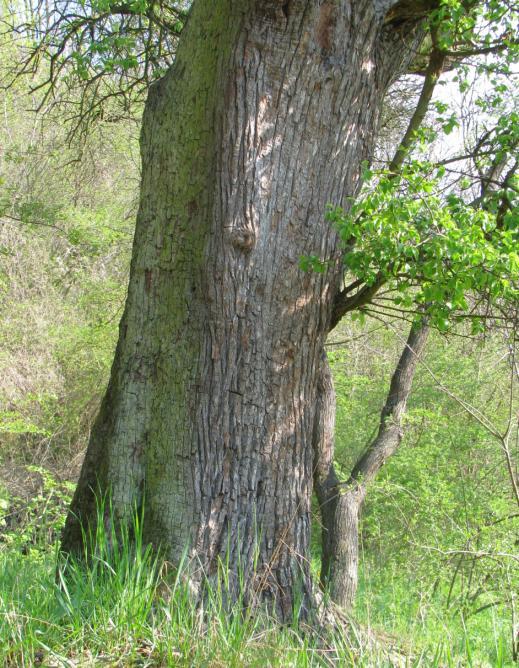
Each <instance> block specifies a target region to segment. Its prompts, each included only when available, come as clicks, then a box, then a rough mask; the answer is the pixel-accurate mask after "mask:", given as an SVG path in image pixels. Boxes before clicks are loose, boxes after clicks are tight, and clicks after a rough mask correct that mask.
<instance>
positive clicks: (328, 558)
mask: <svg viewBox="0 0 519 668" xmlns="http://www.w3.org/2000/svg"><path fill="white" fill-rule="evenodd" d="M428 335H429V326H428V325H427V322H426V321H425V320H424V321H422V322H420V323H417V324H415V325H413V326H412V327H411V331H410V332H409V336H408V339H407V341H406V344H405V346H404V349H403V351H402V354H401V356H400V359H399V360H398V364H397V366H396V369H395V372H394V374H393V377H392V378H391V384H390V387H389V392H388V395H387V398H386V402H385V404H384V407H383V409H382V413H381V416H380V426H379V430H378V434H377V436H376V437H375V438H374V439H373V441H372V442H371V443H370V444H369V446H368V447H367V448H366V450H365V451H364V452H363V453H362V454H361V456H360V457H359V459H358V460H357V462H356V464H355V466H354V467H353V470H352V472H351V474H350V476H349V478H348V480H347V481H344V482H341V481H340V480H339V478H338V476H337V475H336V473H335V468H334V463H333V459H334V439H333V426H334V422H335V393H334V388H333V383H332V380H331V372H330V368H329V365H328V362H327V360H326V358H325V357H324V358H323V362H322V367H321V373H320V378H319V383H318V390H319V396H318V400H317V402H316V424H315V427H314V470H315V474H314V475H315V477H314V485H315V491H316V495H317V500H318V503H319V508H320V512H321V520H322V557H321V585H322V586H323V587H326V588H328V590H329V593H330V597H331V599H332V600H333V601H334V602H335V603H337V604H338V605H341V606H342V607H345V608H350V607H351V606H352V605H353V601H354V599H355V594H356V591H357V584H358V568H359V518H360V512H361V509H362V504H363V502H364V499H365V497H366V493H367V490H368V486H369V484H370V482H372V480H373V479H374V478H375V476H376V475H377V473H378V472H379V471H380V469H381V468H382V466H383V465H384V463H385V462H386V461H387V459H388V458H389V457H391V455H392V454H394V452H395V451H396V450H397V448H398V446H399V445H400V442H401V440H402V436H403V419H404V416H405V412H406V407H407V400H408V398H409V394H410V392H411V388H412V384H413V378H414V375H415V371H416V367H417V364H418V361H419V359H420V356H421V355H422V353H423V351H424V348H425V344H426V343H427V338H428Z"/></svg>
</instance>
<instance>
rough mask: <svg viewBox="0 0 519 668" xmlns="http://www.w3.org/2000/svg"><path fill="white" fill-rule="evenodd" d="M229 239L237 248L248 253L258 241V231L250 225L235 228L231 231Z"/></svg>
mask: <svg viewBox="0 0 519 668" xmlns="http://www.w3.org/2000/svg"><path fill="white" fill-rule="evenodd" d="M229 241H230V242H231V246H232V247H233V248H236V250H240V251H243V252H244V253H248V252H250V251H251V250H252V249H253V247H254V245H255V243H256V233H255V232H254V230H251V229H250V228H248V227H241V228H234V229H232V230H230V231H229Z"/></svg>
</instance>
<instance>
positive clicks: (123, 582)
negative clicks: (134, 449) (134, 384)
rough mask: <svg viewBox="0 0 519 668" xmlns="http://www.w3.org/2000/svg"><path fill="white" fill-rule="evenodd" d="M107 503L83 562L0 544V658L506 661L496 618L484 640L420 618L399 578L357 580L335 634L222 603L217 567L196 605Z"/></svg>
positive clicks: (36, 661) (181, 573) (138, 519)
mask: <svg viewBox="0 0 519 668" xmlns="http://www.w3.org/2000/svg"><path fill="white" fill-rule="evenodd" d="M105 510H106V508H105V507H104V506H103V505H102V504H101V505H100V508H99V521H98V522H97V528H96V530H95V535H93V536H86V538H87V539H88V540H90V541H93V542H92V544H93V545H95V548H94V549H93V550H92V551H90V553H89V554H88V555H86V556H87V557H88V558H83V559H74V558H68V559H67V560H63V558H60V557H59V555H58V552H57V548H56V546H54V547H52V546H48V545H44V544H42V545H39V546H38V545H32V546H30V547H29V548H27V546H24V545H22V544H21V543H17V542H16V541H11V542H9V543H6V544H4V545H3V546H1V547H0V569H1V570H0V573H1V577H0V665H5V666H22V667H29V666H30V667H32V666H36V665H42V666H49V667H50V666H67V667H68V666H70V667H72V666H78V665H83V666H87V665H110V666H214V667H217V666H226V667H227V666H229V667H233V666H235V667H236V668H238V667H241V666H258V667H260V666H261V667H263V666H301V667H304V666H391V665H402V666H404V665H406V666H417V667H418V666H424V667H425V666H438V667H439V666H449V667H450V666H453V667H454V666H456V667H457V666H489V665H491V666H498V667H500V668H504V667H505V666H508V665H511V661H510V657H509V654H508V649H507V643H506V638H505V636H504V635H503V633H502V632H503V629H502V628H501V626H500V624H498V623H496V624H495V625H494V630H493V631H492V628H491V627H490V631H491V632H490V633H489V635H488V643H487V645H488V646H487V647H485V646H484V645H485V643H481V642H479V643H478V642H475V638H477V637H478V636H477V633H476V634H475V633H474V628H473V627H471V631H470V632H468V631H467V630H465V632H464V631H463V627H462V625H460V624H459V623H458V622H457V621H456V620H450V626H449V624H448V623H447V621H448V620H446V619H445V618H440V617H439V616H438V615H436V616H435V614H434V608H433V607H432V608H431V609H430V610H428V612H427V616H426V617H425V618H424V617H423V615H422V616H420V613H419V610H418V607H417V604H416V602H415V601H413V600H412V596H410V590H409V587H408V588H407V589H406V588H405V586H403V583H402V582H400V581H398V579H395V580H394V581H393V582H389V583H388V582H385V583H384V582H377V580H376V578H373V579H371V580H369V579H366V578H365V579H364V581H363V583H362V587H361V591H360V595H359V605H358V610H357V614H358V618H359V619H361V620H362V623H361V624H359V623H358V622H355V623H354V622H353V621H352V622H351V623H350V624H349V625H347V626H344V627H342V628H341V627H338V628H335V629H334V630H333V631H327V630H323V629H317V628H310V627H305V626H298V625H297V624H294V625H293V626H287V627H284V628H280V627H279V626H276V625H275V624H274V623H273V622H272V621H271V620H269V619H268V618H266V617H265V616H261V615H257V614H256V615H254V614H244V611H243V608H242V606H241V604H240V602H238V603H237V604H236V606H235V607H234V608H232V609H229V606H228V604H227V600H228V597H227V596H226V591H225V586H226V582H229V578H227V579H226V577H225V568H226V567H225V566H224V565H223V564H222V566H221V567H222V573H221V577H220V586H218V587H213V588H212V589H210V590H208V591H207V596H206V597H205V599H204V600H205V604H204V606H203V607H201V606H197V605H195V602H194V599H193V596H192V593H191V590H190V587H189V584H188V582H187V577H186V574H187V568H184V569H182V568H181V569H177V570H176V571H173V570H172V569H171V568H169V569H168V568H166V567H165V566H164V564H162V563H160V562H159V560H158V558H157V557H156V556H155V554H154V553H153V552H152V551H151V549H150V547H149V546H147V545H145V543H144V542H143V532H142V516H141V515H140V514H139V513H135V514H134V516H133V521H132V524H131V526H130V527H127V528H122V529H121V530H120V531H119V532H118V535H117V536H116V535H115V531H114V529H113V528H112V527H114V526H115V523H114V522H113V521H110V522H108V523H105V522H103V521H102V518H103V517H104V516H105ZM108 511H109V514H110V509H108ZM107 526H108V527H110V528H109V529H107V528H106V527H107ZM56 563H57V564H58V568H57V570H56ZM56 573H57V575H56ZM483 626H484V625H483ZM382 629H383V630H382ZM485 629H486V631H488V629H489V627H488V625H487V626H485ZM485 629H482V630H481V633H483V632H484V631H485ZM388 632H389V633H388Z"/></svg>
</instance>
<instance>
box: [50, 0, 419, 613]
mask: <svg viewBox="0 0 519 668" xmlns="http://www.w3.org/2000/svg"><path fill="white" fill-rule="evenodd" d="M426 9H427V7H424V8H421V7H419V11H418V12H417V13H412V15H411V16H409V17H407V16H406V17H405V18H402V17H401V15H400V13H399V5H398V4H395V3H389V2H388V3H383V2H372V1H369V2H362V3H356V4H355V6H354V7H353V6H350V4H349V3H346V2H344V3H331V2H326V3H323V4H322V5H320V6H311V7H310V6H308V5H307V3H303V2H291V3H285V4H283V3H274V2H268V3H265V2H261V3H255V2H254V3H249V5H248V6H247V7H246V8H245V7H243V8H241V7H238V6H237V5H236V3H232V2H230V3H225V4H221V3H218V4H215V3H212V2H208V1H206V0H198V1H197V2H195V4H194V6H193V9H192V14H191V16H190V19H189V22H188V24H187V26H186V28H185V30H184V32H183V36H182V40H181V44H180V45H179V49H178V52H177V55H176V59H175V63H174V65H173V67H172V69H171V70H170V71H169V72H168V73H167V74H166V76H165V77H164V78H163V79H161V80H160V81H159V82H157V83H155V84H153V86H152V87H151V89H150V92H149V97H148V101H147V104H146V110H145V115H144V121H143V130H142V137H141V146H142V159H143V177H142V186H141V206H140V211H139V215H138V222H137V230H136V235H135V244H134V253H133V260H132V269H131V279H130V286H129V291H128V300H127V305H126V309H125V313H124V316H123V319H122V322H121V328H120V339H119V343H118V347H117V352H116V359H115V362H114V366H113V370H112V376H111V380H110V384H109V388H108V391H107V395H106V397H105V399H104V401H103V405H102V408H101V411H100V415H99V417H98V420H97V422H96V425H95V427H94V430H93V433H92V439H91V442H90V446H89V449H88V452H87V455H86V458H85V463H84V466H83V471H82V474H81V478H80V481H79V484H78V488H77V492H76V495H75V497H74V501H73V504H72V510H71V513H70V515H69V518H68V521H67V526H66V528H65V531H64V534H63V548H64V549H65V550H72V551H73V550H78V549H80V546H81V541H82V534H81V523H85V522H87V521H89V520H90V521H92V520H93V518H94V513H95V493H96V490H99V489H100V490H101V491H102V492H105V491H107V490H108V489H109V490H110V495H111V502H112V507H113V510H114V512H115V514H116V516H117V518H118V519H119V520H124V519H125V518H127V517H128V516H129V514H130V513H131V512H132V508H133V506H134V505H135V504H137V505H140V504H141V503H142V502H143V498H144V496H145V504H146V506H145V507H146V529H145V530H146V532H147V538H148V539H149V540H150V541H152V542H153V543H154V544H156V545H157V546H159V545H160V546H161V547H162V549H163V550H164V553H165V555H166V557H167V558H168V559H169V560H171V561H172V562H173V563H179V561H180V560H181V559H182V557H183V555H184V554H185V552H186V549H187V551H188V555H189V557H190V558H191V559H192V560H193V564H196V568H193V578H194V580H196V579H198V580H200V579H201V577H202V574H203V575H204V576H206V577H209V578H210V579H211V578H212V577H214V576H216V575H217V573H218V570H219V563H220V562H225V563H228V564H229V565H230V567H231V571H232V572H233V573H234V575H235V577H236V582H235V583H234V584H235V588H236V590H237V588H238V582H240V581H241V582H242V583H244V585H245V592H246V597H247V599H248V601H247V602H249V603H250V602H252V600H254V599H257V598H258V599H261V600H263V601H267V602H269V605H272V607H273V608H274V609H275V611H276V613H277V615H278V616H279V617H280V618H281V619H289V618H291V617H292V615H293V612H294V606H295V605H296V601H301V603H302V607H303V609H307V608H308V607H310V605H311V599H312V595H311V592H312V586H311V581H310V572H309V561H308V549H309V533H310V499H311V493H312V465H313V464H312V462H313V453H312V431H313V425H314V405H315V402H316V393H317V381H318V377H319V373H320V362H321V354H322V350H323V343H324V339H325V337H326V334H327V332H328V329H329V327H330V322H331V315H332V310H333V301H334V297H335V295H336V293H337V292H338V289H339V285H340V280H341V276H342V265H341V262H340V252H339V237H338V234H337V231H336V230H335V229H334V228H333V227H330V226H327V225H326V224H324V223H325V221H324V215H323V214H324V211H325V208H326V205H327V204H328V203H330V202H333V203H336V204H338V205H343V206H346V204H347V200H346V198H347V197H348V196H351V195H352V194H354V193H355V192H356V190H357V188H358V184H359V177H360V171H361V164H362V161H363V160H365V159H368V158H369V156H370V153H371V148H372V142H373V138H374V136H375V133H376V126H377V122H378V117H379V113H380V107H381V104H382V101H383V97H384V93H385V90H386V89H387V87H388V85H389V84H390V83H391V82H392V81H393V80H394V78H395V77H396V76H397V75H398V74H399V73H400V72H401V71H402V69H403V68H405V67H406V66H407V63H408V62H409V60H410V58H411V56H412V50H413V48H414V47H415V46H416V44H418V43H419V41H420V39H421V35H422V31H421V27H420V25H421V19H422V17H423V16H424V14H425V11H426ZM389 10H392V13H391V14H389V15H388V11H389ZM420 10H421V11H420ZM397 26H398V28H397ZM289 54H290V55H289ZM315 254H319V255H321V256H324V257H326V259H328V260H330V262H329V265H328V266H327V268H326V270H325V271H324V272H322V273H320V274H317V273H315V274H314V273H307V274H306V275H304V276H302V275H301V273H300V269H299V258H300V257H301V256H304V255H307V256H308V255H315ZM234 595H237V591H235V592H234Z"/></svg>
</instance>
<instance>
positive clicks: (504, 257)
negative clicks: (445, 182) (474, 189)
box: [328, 160, 519, 331]
mask: <svg viewBox="0 0 519 668" xmlns="http://www.w3.org/2000/svg"><path fill="white" fill-rule="evenodd" d="M366 176H367V177H368V178H370V180H369V181H368V182H367V185H366V189H365V192H364V196H363V197H361V198H360V200H357V201H354V202H353V203H352V206H351V208H350V210H349V212H348V214H345V213H344V211H342V210H341V209H338V208H334V209H330V211H329V213H328V218H329V220H330V221H331V222H333V223H334V224H335V225H336V226H337V228H338V230H339V234H340V236H341V238H342V240H343V242H344V244H345V249H346V250H345V254H344V264H345V267H346V269H347V271H348V272H349V273H350V274H351V275H353V276H354V277H355V278H356V279H360V280H361V281H362V282H363V283H364V284H366V285H368V286H370V285H373V284H375V283H381V284H383V285H385V286H387V288H388V289H389V290H391V291H392V301H393V304H395V305H397V306H399V307H402V308H404V309H411V310H412V309H413V308H418V307H423V308H424V310H425V311H426V312H427V313H429V315H430V316H431V320H432V322H433V324H434V325H436V326H437V327H438V329H440V330H441V331H446V330H447V329H449V327H450V325H451V322H452V321H456V320H459V319H460V317H463V316H464V315H465V314H467V313H469V312H471V313H473V309H471V306H470V302H469V297H470V296H472V297H474V296H475V297H476V299H480V300H484V301H485V303H487V302H491V303H494V304H495V303H499V302H508V303H512V304H513V303H515V301H516V300H517V299H518V298H519V254H518V247H519V225H518V219H517V213H516V209H515V208H514V209H513V210H511V211H508V212H507V213H506V215H505V216H504V218H503V219H502V220H501V221H500V223H499V224H498V223H497V221H496V216H495V215H494V214H493V213H492V212H491V211H488V210H487V209H483V208H479V207H474V206H472V205H470V204H466V203H465V202H464V201H463V199H462V198H461V197H460V196H458V195H455V194H453V193H451V194H449V195H448V196H446V197H445V196H443V195H442V178H443V176H444V170H443V169H442V168H441V167H440V168H437V167H435V166H434V165H431V164H430V163H427V162H419V161H417V160H413V161H412V162H410V163H409V164H407V165H406V166H404V167H403V169H402V173H401V174H400V175H399V176H398V177H396V178H395V177H394V176H393V175H388V174H386V173H384V172H382V173H379V174H377V175H376V176H377V178H376V179H375V174H372V173H370V172H369V171H366Z"/></svg>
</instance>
